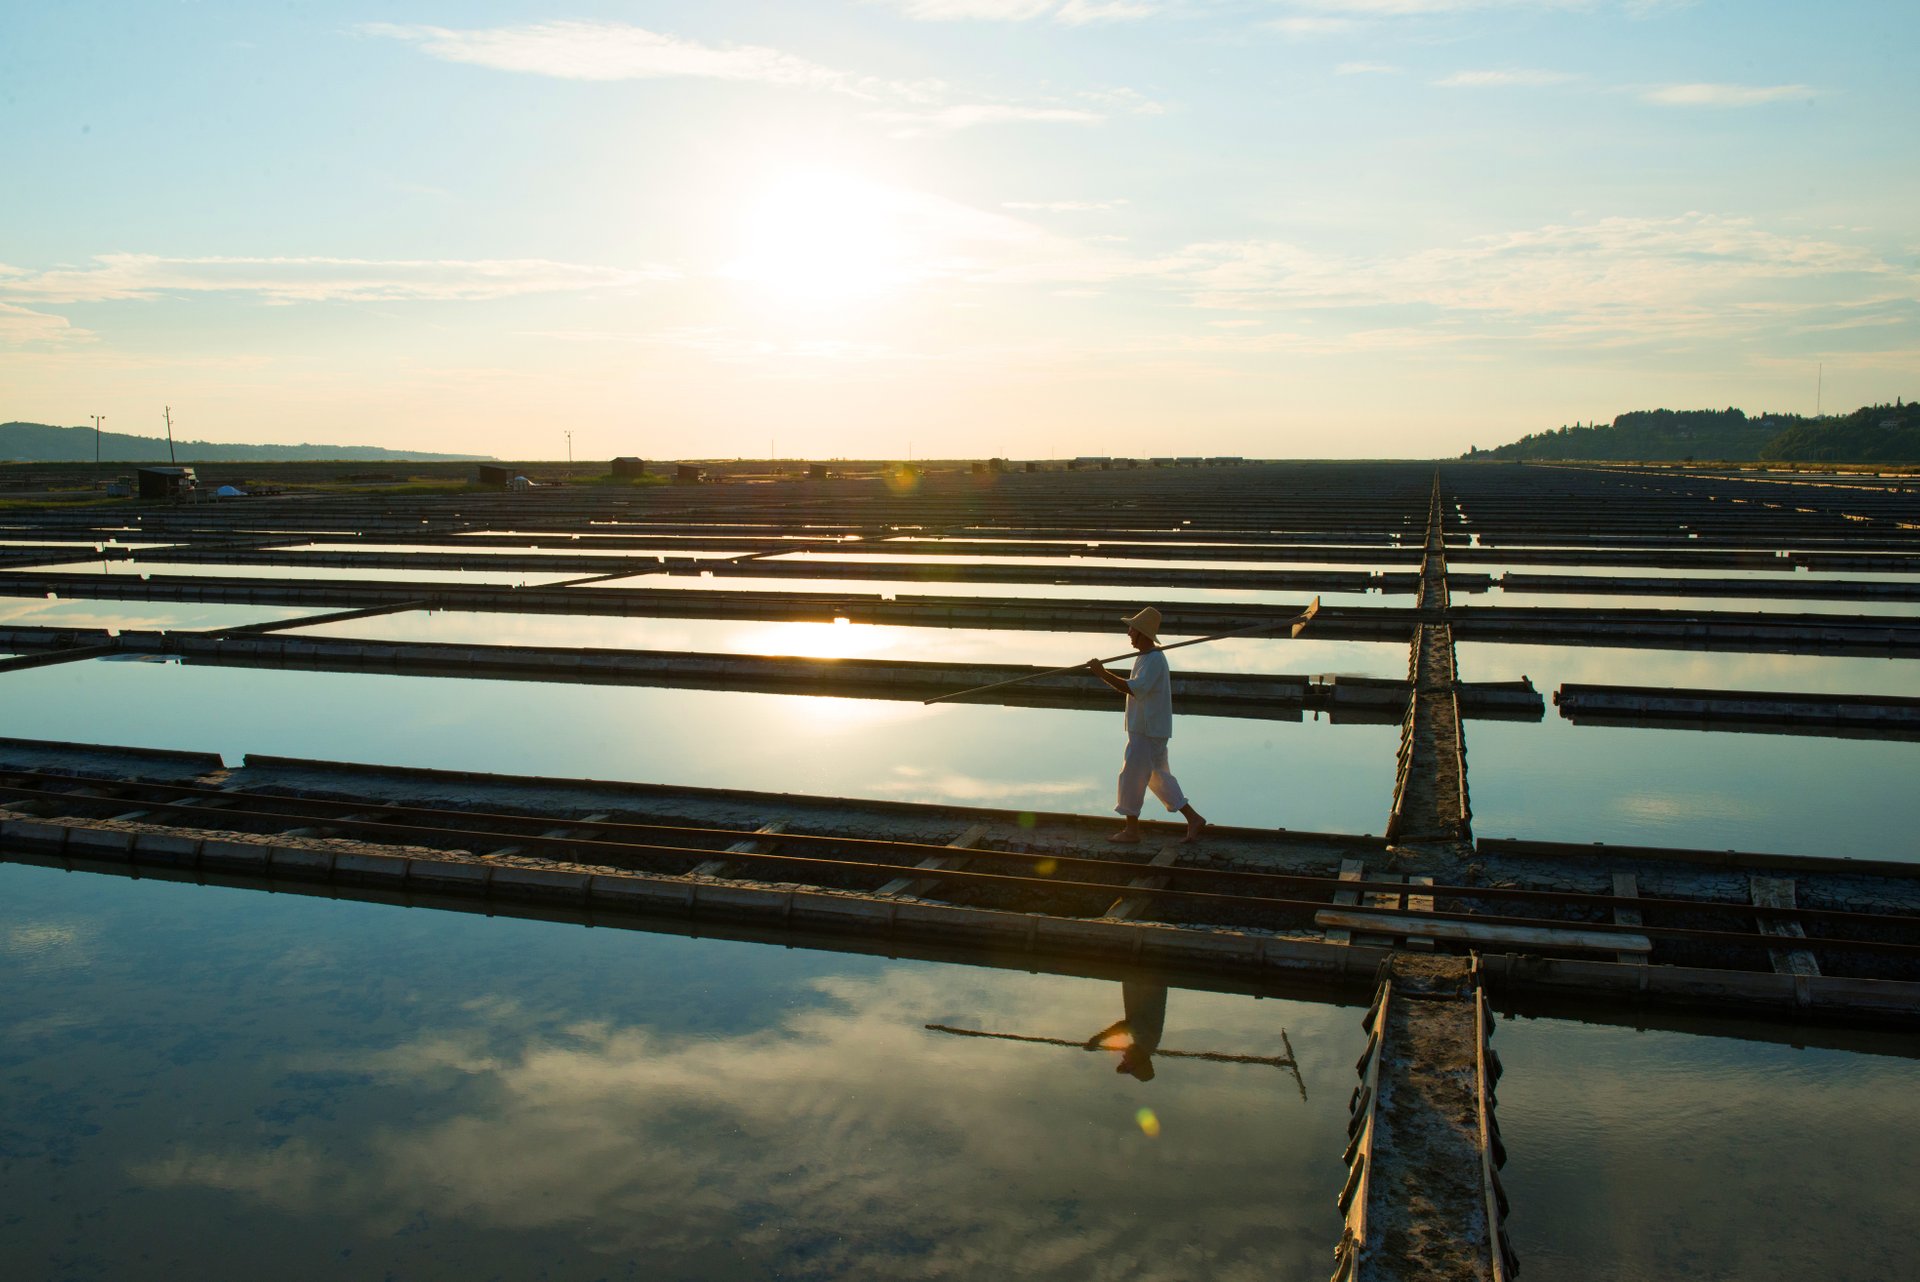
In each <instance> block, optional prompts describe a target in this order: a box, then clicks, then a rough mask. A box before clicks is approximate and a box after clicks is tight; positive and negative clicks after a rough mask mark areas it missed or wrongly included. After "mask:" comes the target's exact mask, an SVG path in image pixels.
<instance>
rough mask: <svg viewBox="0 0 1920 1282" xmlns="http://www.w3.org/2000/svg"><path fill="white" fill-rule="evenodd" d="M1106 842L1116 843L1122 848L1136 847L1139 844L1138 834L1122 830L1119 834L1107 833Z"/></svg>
mask: <svg viewBox="0 0 1920 1282" xmlns="http://www.w3.org/2000/svg"><path fill="white" fill-rule="evenodd" d="M1107 840H1108V841H1112V842H1118V843H1119V844H1120V845H1123V846H1137V845H1139V844H1140V834H1139V833H1137V832H1133V831H1131V830H1129V829H1126V828H1122V829H1121V830H1120V831H1119V832H1115V833H1109V834H1108V835H1107Z"/></svg>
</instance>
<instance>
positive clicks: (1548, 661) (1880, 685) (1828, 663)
mask: <svg viewBox="0 0 1920 1282" xmlns="http://www.w3.org/2000/svg"><path fill="white" fill-rule="evenodd" d="M1196 648H1197V647H1196ZM1456 661H1457V662H1458V664H1459V668H1460V679H1461V680H1462V681H1498V680H1504V679H1506V678H1507V677H1508V676H1510V675H1511V674H1514V673H1522V672H1524V673H1526V674H1527V675H1528V676H1530V677H1532V678H1533V684H1534V687H1535V688H1536V689H1538V690H1540V691H1542V692H1543V693H1545V694H1547V695H1548V697H1549V699H1551V696H1552V692H1553V691H1554V690H1557V689H1559V688H1560V686H1562V685H1563V684H1565V683H1567V682H1574V683H1576V684H1592V685H1630V686H1674V687H1681V688H1686V689H1693V690H1774V691H1785V692H1795V691H1801V692H1806V693H1809V694H1816V693H1817V694H1885V695H1900V696H1905V697H1909V698H1914V697H1920V660H1916V659H1911V658H1900V659H1878V658H1871V657H1865V656H1857V655H1834V656H1831V657H1829V656H1826V655H1816V654H1719V653H1710V652H1708V651H1704V650H1629V649H1613V648H1596V649H1592V650H1587V649H1582V648H1580V647H1578V646H1570V645H1508V644H1505V643H1501V642H1485V641H1471V642H1468V641H1463V642H1460V643H1458V645H1457V646H1456ZM1551 711H1552V710H1551V709H1549V712H1550V713H1551Z"/></svg>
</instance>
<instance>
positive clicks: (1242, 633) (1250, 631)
mask: <svg viewBox="0 0 1920 1282" xmlns="http://www.w3.org/2000/svg"><path fill="white" fill-rule="evenodd" d="M1319 612H1320V598H1319V597H1315V598H1313V603H1312V604H1311V605H1309V606H1308V607H1307V608H1306V609H1304V610H1302V611H1301V612H1300V613H1299V614H1297V615H1295V616H1294V617H1293V618H1291V619H1282V620H1281V621H1280V622H1278V623H1262V624H1260V625H1259V626H1258V627H1252V628H1240V629H1237V630H1235V631H1233V632H1216V633H1214V634H1213V635H1212V636H1210V637H1194V638H1193V639H1192V640H1190V641H1175V642H1174V643H1173V644H1172V645H1154V646H1148V647H1147V648H1146V649H1145V650H1129V651H1128V652H1127V653H1125V654H1116V655H1114V656H1113V657H1112V658H1111V659H1100V660H1098V662H1100V663H1118V662H1120V660H1122V659H1131V658H1133V657H1134V656H1135V655H1137V654H1150V653H1152V652H1153V651H1155V650H1162V651H1165V650H1178V649H1180V648H1181V647H1182V646H1189V645H1202V644H1204V643H1206V642H1208V641H1225V640H1227V639H1228V638H1229V637H1251V636H1258V635H1259V634H1260V633H1262V632H1278V631H1279V630H1280V629H1281V628H1287V629H1289V631H1288V633H1287V637H1288V639H1289V640H1291V639H1292V638H1294V637H1297V636H1299V635H1300V633H1301V632H1302V630H1304V629H1305V628H1306V626H1307V623H1308V622H1309V621H1310V620H1311V619H1312V618H1313V616H1314V615H1316V614H1318V613H1319ZM1087 666H1088V665H1087V664H1086V663H1084V662H1083V663H1069V664H1068V665H1067V666H1066V667H1064V668H1048V669H1047V670H1046V671H1044V672H1029V673H1027V674H1026V675H1025V676H1020V677H1009V678H1008V679H1007V680H1005V681H995V682H994V683H993V684H992V685H984V686H974V687H973V688H972V689H970V690H955V691H954V692H953V693H952V694H942V695H936V696H934V697H933V698H931V699H922V700H921V701H920V702H921V703H922V704H923V705H924V704H929V703H945V702H946V701H947V700H949V699H959V698H962V697H964V696H966V695H970V694H984V693H985V692H986V691H988V690H998V689H999V688H1000V687H1001V686H1011V685H1018V684H1020V683H1021V682H1022V681H1038V680H1039V679H1040V678H1041V677H1057V676H1059V675H1060V674H1062V673H1064V672H1081V671H1084V670H1086V668H1087Z"/></svg>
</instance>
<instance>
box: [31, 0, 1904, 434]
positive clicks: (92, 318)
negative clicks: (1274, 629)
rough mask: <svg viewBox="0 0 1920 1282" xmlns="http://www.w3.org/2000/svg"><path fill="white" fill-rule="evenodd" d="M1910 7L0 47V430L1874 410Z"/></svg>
mask: <svg viewBox="0 0 1920 1282" xmlns="http://www.w3.org/2000/svg"><path fill="white" fill-rule="evenodd" d="M1916 49H1920V5H1915V4H1913V3H1911V2H1910V0H1833V2H1829V3H1823V4H1812V3H1800V2H1798V0H1744V2H1742V3H1733V2H1731V0H1700V2H1698V3H1686V2H1684V0H1587V2H1585V3H1579V2H1569V0H1240V2H1232V0H1220V2H1213V0H786V2H783V3H762V4H749V3H730V2H728V0H709V2H708V3H703V4H697V5H696V4H658V3H639V2H629V3H615V2H611V0H558V2H556V3H547V4H514V3H493V2H490V0H462V2H461V3H436V2H430V0H418V2H409V0H387V2H386V3H382V4H371V3H367V4H361V3H350V2H348V0H341V2H339V3H312V2H309V3H302V2H300V0H292V2H290V3H275V4H260V3H225V2H220V0H207V2H205V3H169V2H164V0H149V2H147V3H122V4H110V3H88V2H87V0H68V2H65V3H29V2H28V0H9V2H7V3H4V4H0V174H4V175H5V178H6V181H5V185H4V202H3V203H0V420H4V419H27V420H32V421H41V422H51V423H62V424H69V425H71V424H81V423H86V422H88V421H89V420H88V416H89V415H90V414H96V413H103V414H105V415H106V416H107V419H106V426H107V427H108V428H110V429H112V430H118V431H127V432H139V433H143V434H157V433H159V432H160V431H161V430H162V422H161V417H160V415H161V408H162V406H163V405H166V404H171V405H172V406H173V408H174V422H175V430H176V432H177V433H178V434H180V435H181V436H183V437H191V438H197V439H208V440H225V441H287V442H291V441H302V440H309V441H328V442H343V443H367V444H381V445H391V446H411V447H414V448H420V449H442V450H463V451H472V452H484V453H494V454H499V455H502V456H506V457H514V458H537V457H545V458H557V457H562V456H564V454H565V451H566V441H565V439H564V437H563V435H562V433H563V432H564V431H566V430H569V429H570V430H572V432H573V434H574V436H573V449H574V452H575V454H576V455H578V456H579V457H582V458H590V457H605V456H610V455H613V454H625V453H636V454H641V455H643V456H652V457H675V456H679V457H692V456H732V455H764V454H766V453H767V452H768V451H769V449H770V448H773V449H777V450H778V452H779V453H781V454H783V455H812V456H903V455H907V454H909V453H911V454H912V455H913V456H915V457H928V456H970V455H980V454H1003V455H1009V456H1013V457H1031V456H1046V455H1055V454H1068V455H1070V454H1076V453H1101V454H1107V453H1114V454H1120V453H1126V454H1191V453H1232V454H1247V455H1266V456H1351V455H1377V454H1399V455H1423V456H1425V455H1434V454H1451V453H1456V452H1458V451H1461V450H1463V449H1465V448H1466V447H1467V446H1468V445H1469V444H1478V445H1482V446H1486V445H1492V444H1497V443H1500V442H1502V441H1506V440H1510V439H1512V438H1514V437H1516V436H1518V435H1520V434H1522V433H1524V432H1527V431H1531V430H1536V429H1539V428H1543V427H1554V426H1557V425H1559V424H1561V423H1564V422H1570V421H1575V420H1586V419H1591V418H1594V417H1599V418H1603V419H1604V418H1609V417H1611V416H1612V415H1614V414H1615V413H1618V412H1620V411H1623V410H1628V409H1635V408H1649V407H1653V406H1659V405H1665V406H1669V407H1676V408H1678V407H1701V406H1726V405H1738V406H1741V407H1743V408H1745V409H1747V410H1749V411H1758V410H1762V409H1775V410H1793V411H1801V412H1811V411H1812V410H1813V409H1814V407H1815V406H1814V402H1815V394H1816V373H1817V370H1818V368H1819V367H1820V366H1821V365H1822V364H1824V366H1825V382H1824V387H1825V391H1824V405H1825V408H1826V409H1828V410H1830V411H1831V410H1836V409H1851V408H1853V407H1855V406H1857V405H1859V404H1861V403H1863V402H1868V401H1875V400H1891V399H1892V398H1893V397H1895V396H1896V395H1901V396H1907V397H1912V396H1916V395H1920V303H1916V294H1920V163H1917V162H1920V147H1916V145H1915V141H1914V140H1915V138H1916V136H1920V74H1916V66H1917V65H1920V64H1917V63H1916V59H1915V50H1916Z"/></svg>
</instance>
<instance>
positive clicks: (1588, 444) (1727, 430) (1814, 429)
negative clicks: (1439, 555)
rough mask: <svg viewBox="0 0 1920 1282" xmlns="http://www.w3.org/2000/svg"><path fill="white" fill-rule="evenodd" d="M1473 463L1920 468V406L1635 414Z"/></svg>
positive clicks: (1484, 454) (1484, 453) (1500, 450)
mask: <svg viewBox="0 0 1920 1282" xmlns="http://www.w3.org/2000/svg"><path fill="white" fill-rule="evenodd" d="M1464 457H1466V458H1473V459H1543V460H1552V459H1585V460H1593V461H1609V462H1628V461H1646V462H1663V461H1665V462H1681V461H1685V460H1689V459H1700V460H1706V459H1725V460H1729V461H1756V460H1764V461H1767V462H1777V463H1920V406H1916V405H1913V404H1909V403H1907V402H1905V401H1899V402H1896V403H1895V404H1892V405H1866V406H1862V407H1861V408H1859V409H1857V410H1855V411H1854V412H1853V413H1851V414H1848V415H1845V416H1843V417H1842V416H1826V417H1821V418H1807V417H1804V416H1802V415H1799V414H1763V415H1760V416H1759V417H1757V418H1749V417H1747V415H1746V414H1745V413H1744V412H1742V411H1740V410H1737V409H1724V410H1666V409H1660V410H1634V411H1632V412H1631V413H1627V414H1622V415H1620V416H1619V417H1618V418H1616V419H1614V420H1613V422H1611V423H1604V424H1589V425H1587V426H1584V427H1583V426H1580V425H1579V424H1575V425H1573V426H1571V427H1562V428H1560V429H1559V430H1558V431H1553V432H1535V433H1533V434H1532V435H1530V436H1523V437H1521V438H1520V439H1519V440H1517V441H1515V442H1513V443H1512V444H1511V445H1502V446H1499V447H1497V448H1495V449H1491V450H1479V449H1475V450H1469V451H1467V453H1466V455H1465V456H1464Z"/></svg>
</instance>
